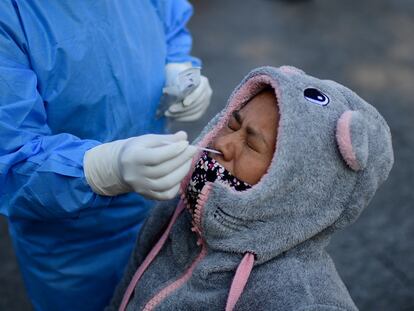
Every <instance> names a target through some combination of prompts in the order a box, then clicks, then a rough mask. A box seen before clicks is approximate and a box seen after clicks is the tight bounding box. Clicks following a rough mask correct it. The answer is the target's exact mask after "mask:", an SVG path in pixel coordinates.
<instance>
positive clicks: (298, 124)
mask: <svg viewBox="0 0 414 311" xmlns="http://www.w3.org/2000/svg"><path fill="white" fill-rule="evenodd" d="M269 86H270V87H271V88H273V90H274V92H275V96H276V99H277V105H278V108H279V113H280V116H279V118H280V120H279V124H278V136H277V139H276V142H275V144H276V150H275V154H274V156H273V159H272V162H271V164H270V166H269V168H268V171H267V173H266V174H265V175H264V176H263V177H262V178H261V180H260V181H259V182H258V183H257V184H256V185H254V186H253V187H252V188H251V189H249V190H246V191H243V192H236V191H234V190H232V189H230V188H229V187H228V186H226V185H224V184H221V183H220V182H215V183H214V184H212V185H210V186H209V190H208V191H207V193H206V197H207V199H206V201H205V205H204V208H203V211H202V214H201V227H202V228H201V232H202V235H203V239H204V240H205V241H206V243H207V245H208V246H209V247H210V248H212V249H216V250H219V251H223V252H231V253H240V254H244V253H246V252H250V253H254V254H255V258H256V263H261V262H265V261H267V260H270V259H271V258H274V257H275V256H278V255H279V254H281V253H282V252H285V251H287V250H289V249H292V248H293V247H295V246H297V245H298V244H300V243H302V242H304V241H306V240H309V239H312V238H314V237H316V236H317V235H319V234H320V233H321V232H324V234H330V233H331V232H333V231H335V230H336V229H338V228H343V227H344V226H346V225H347V224H349V223H351V222H353V221H354V220H355V219H356V218H357V217H358V215H359V214H360V213H361V211H362V209H363V208H364V207H366V206H367V204H368V203H369V201H370V199H371V198H372V197H373V195H374V193H375V191H376V189H377V188H378V187H379V185H380V184H381V183H382V182H383V181H384V180H385V179H386V178H387V176H388V174H389V172H390V170H391V167H392V165H393V151H392V144H391V134H390V130H389V128H388V126H387V124H386V122H385V121H384V119H383V118H382V116H381V115H380V114H379V112H378V111H377V110H376V109H375V108H374V107H373V106H371V105H369V104H368V103H367V102H366V101H364V100H363V99H362V98H360V97H359V96H357V95H356V94H355V93H353V92H352V91H350V90H349V89H347V88H346V87H344V86H342V85H340V84H338V83H336V82H334V81H330V80H320V79H317V78H314V77H312V76H309V75H307V74H305V73H304V72H303V71H302V70H299V69H297V68H294V67H290V66H283V67H280V68H274V67H261V68H257V69H255V70H253V71H251V72H250V73H249V74H248V75H247V76H246V77H245V78H244V79H243V81H242V82H241V83H240V85H239V86H238V87H237V88H236V89H235V90H234V92H233V93H232V95H231V96H230V98H229V101H228V104H227V106H226V107H225V108H224V109H223V111H221V112H220V113H219V114H218V115H217V116H216V117H215V118H213V119H212V120H211V121H210V122H209V124H208V125H207V126H206V127H205V129H204V130H203V132H202V133H201V135H200V136H199V137H198V138H197V139H196V143H197V144H198V145H199V146H201V147H208V146H209V145H210V143H211V142H212V140H214V138H215V137H216V135H217V134H218V132H219V131H220V129H221V128H222V127H223V126H226V124H227V122H228V120H229V118H230V116H231V114H232V112H233V111H234V110H237V109H240V108H241V107H242V106H243V105H244V104H246V103H247V102H248V101H249V100H250V99H251V98H253V97H254V96H255V95H256V94H258V93H259V92H260V91H261V90H262V89H264V88H268V87H269ZM275 126H277V125H276V124H275ZM197 160H198V158H197V157H195V158H194V164H195V162H196V161H197ZM191 175H192V172H190V173H189V174H188V176H187V177H186V178H185V179H184V181H183V183H182V187H181V189H182V191H184V189H186V186H187V184H188V182H189V179H190V177H191Z"/></svg>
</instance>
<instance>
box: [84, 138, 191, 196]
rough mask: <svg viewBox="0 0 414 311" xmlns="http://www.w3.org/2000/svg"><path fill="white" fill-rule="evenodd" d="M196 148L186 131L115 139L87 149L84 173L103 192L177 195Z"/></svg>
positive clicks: (98, 191) (92, 184)
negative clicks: (188, 139)
mask: <svg viewBox="0 0 414 311" xmlns="http://www.w3.org/2000/svg"><path fill="white" fill-rule="evenodd" d="M196 151H197V149H196V148H195V147H194V146H190V145H189V143H188V141H187V134H186V133H185V132H183V131H180V132H177V133H176V134H174V135H153V134H149V135H143V136H138V137H133V138H129V139H124V140H116V141H113V142H110V143H106V144H102V145H99V146H96V147H94V148H92V149H90V150H88V151H87V152H86V153H85V156H84V160H83V165H84V172H85V177H86V180H87V182H88V184H89V185H90V186H91V188H92V190H93V191H94V192H96V193H97V194H100V195H105V196H114V195H118V194H123V193H127V192H133V191H134V192H137V193H140V194H142V195H143V196H145V197H147V198H151V199H156V200H169V199H172V198H174V197H175V196H176V195H177V193H178V190H179V187H180V182H181V180H182V179H183V178H184V177H185V175H186V174H187V173H188V171H189V170H190V166H191V158H192V156H193V155H194V154H195V153H196Z"/></svg>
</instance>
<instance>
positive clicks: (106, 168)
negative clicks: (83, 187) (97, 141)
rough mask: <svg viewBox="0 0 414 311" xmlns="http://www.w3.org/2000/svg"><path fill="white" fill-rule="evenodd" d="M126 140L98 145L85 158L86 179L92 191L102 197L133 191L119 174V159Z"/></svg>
mask: <svg viewBox="0 0 414 311" xmlns="http://www.w3.org/2000/svg"><path fill="white" fill-rule="evenodd" d="M124 143H125V140H117V141H114V142H111V143H106V144H102V145H98V146H96V147H94V148H92V149H90V150H88V151H87V152H86V153H85V155H84V158H83V168H84V173H85V178H86V181H87V183H88V184H89V186H90V187H91V188H92V190H93V191H94V192H95V193H97V194H100V195H104V196H115V195H118V194H123V193H127V192H130V191H131V188H130V187H129V186H128V185H127V184H126V183H125V182H124V181H123V180H122V178H121V177H120V174H119V168H118V158H119V153H120V151H121V149H122V147H123V146H124Z"/></svg>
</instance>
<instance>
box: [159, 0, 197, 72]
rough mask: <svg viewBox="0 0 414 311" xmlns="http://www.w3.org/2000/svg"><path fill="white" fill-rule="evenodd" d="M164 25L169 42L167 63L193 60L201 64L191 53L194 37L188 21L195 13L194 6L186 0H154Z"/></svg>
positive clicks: (195, 64) (194, 63)
mask: <svg viewBox="0 0 414 311" xmlns="http://www.w3.org/2000/svg"><path fill="white" fill-rule="evenodd" d="M152 3H153V5H154V7H155V8H156V10H157V13H158V15H159V17H160V19H161V20H162V23H163V25H164V31H165V36H166V41H167V42H166V43H167V63H184V62H192V63H193V65H194V66H200V65H201V62H200V60H199V59H198V58H195V57H192V56H191V55H190V52H191V46H192V37H191V34H190V32H189V31H188V29H187V23H188V21H189V20H190V18H191V16H192V14H193V7H192V6H191V4H190V3H189V2H188V1H186V0H152Z"/></svg>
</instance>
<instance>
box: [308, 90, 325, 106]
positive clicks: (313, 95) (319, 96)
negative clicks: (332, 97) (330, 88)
mask: <svg viewBox="0 0 414 311" xmlns="http://www.w3.org/2000/svg"><path fill="white" fill-rule="evenodd" d="M303 95H304V96H305V98H306V99H307V100H308V101H310V102H311V103H313V104H317V105H319V106H326V105H327V104H329V97H328V96H326V95H325V94H324V93H322V92H321V91H319V90H317V89H315V88H308V89H306V90H305V91H304V92H303Z"/></svg>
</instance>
